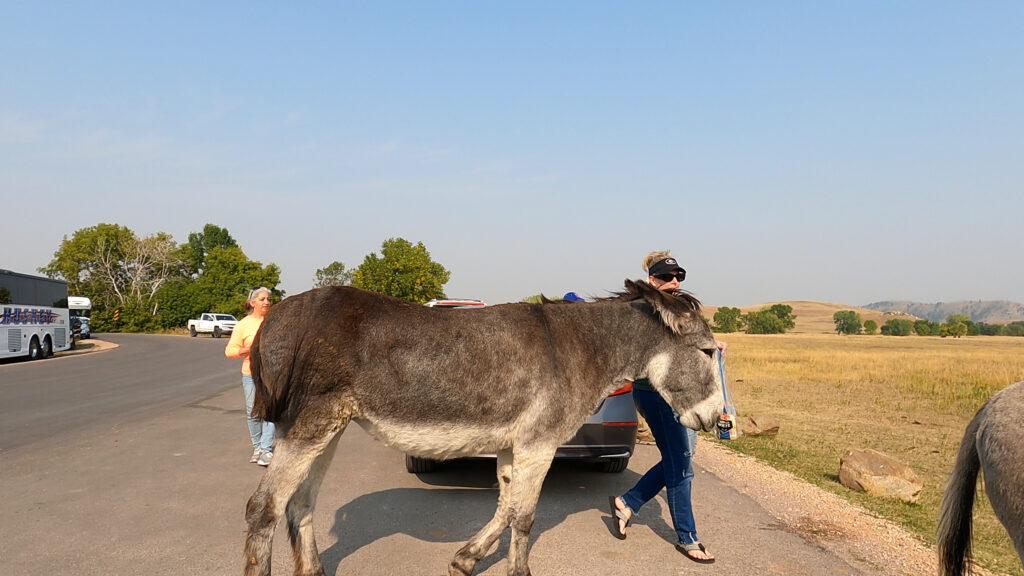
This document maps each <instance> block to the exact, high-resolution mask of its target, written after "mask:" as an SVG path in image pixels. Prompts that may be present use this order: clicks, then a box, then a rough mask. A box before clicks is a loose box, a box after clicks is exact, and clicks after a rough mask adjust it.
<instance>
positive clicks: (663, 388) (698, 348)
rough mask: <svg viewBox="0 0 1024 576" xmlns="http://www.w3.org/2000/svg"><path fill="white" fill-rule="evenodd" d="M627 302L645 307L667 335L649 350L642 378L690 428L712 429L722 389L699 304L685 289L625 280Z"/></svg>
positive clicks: (716, 417)
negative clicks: (629, 296)
mask: <svg viewBox="0 0 1024 576" xmlns="http://www.w3.org/2000/svg"><path fill="white" fill-rule="evenodd" d="M626 291H627V292H628V293H631V294H633V295H635V297H636V300H634V301H633V303H632V305H633V306H637V307H643V308H647V307H650V313H651V314H653V315H654V317H655V318H657V319H659V320H660V321H661V323H662V324H663V325H664V329H665V330H666V332H667V333H668V334H667V335H668V337H667V338H665V339H664V340H662V343H661V344H659V345H658V346H657V347H656V349H654V350H652V352H651V356H650V357H649V359H648V361H647V365H646V369H645V374H646V376H647V379H648V380H650V381H651V384H652V385H653V386H654V389H655V390H657V391H658V393H659V394H661V396H662V398H664V399H665V401H666V402H668V403H669V405H670V406H672V408H674V409H675V411H676V412H678V413H679V415H680V419H679V421H680V422H681V423H682V424H683V425H684V426H688V427H690V428H697V429H703V430H708V431H710V430H712V429H713V428H714V427H715V424H716V423H717V422H718V417H719V414H720V413H721V412H722V406H723V404H724V399H723V396H722V388H721V385H720V384H719V382H718V381H717V380H716V378H715V374H716V372H715V362H714V356H715V349H716V345H715V338H714V336H713V335H712V334H711V329H710V328H709V327H708V325H707V323H706V322H705V321H704V319H703V318H702V317H701V315H700V302H699V301H698V300H697V299H696V298H694V297H693V296H691V295H690V294H687V293H679V294H675V295H673V294H666V293H664V292H661V291H659V290H658V289H656V288H654V287H653V286H651V285H650V284H648V283H646V282H632V281H629V280H627V281H626Z"/></svg>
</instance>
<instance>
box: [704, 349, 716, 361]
mask: <svg viewBox="0 0 1024 576" xmlns="http://www.w3.org/2000/svg"><path fill="white" fill-rule="evenodd" d="M716 350H718V348H701V349H700V351H701V352H703V353H705V354H707V355H708V358H711V359H712V360H714V358H715V351H716Z"/></svg>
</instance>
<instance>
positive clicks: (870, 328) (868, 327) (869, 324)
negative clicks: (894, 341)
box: [864, 320, 878, 336]
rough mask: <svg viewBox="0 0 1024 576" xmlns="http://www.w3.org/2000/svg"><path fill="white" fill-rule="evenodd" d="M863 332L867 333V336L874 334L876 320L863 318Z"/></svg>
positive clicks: (876, 326)
mask: <svg viewBox="0 0 1024 576" xmlns="http://www.w3.org/2000/svg"><path fill="white" fill-rule="evenodd" d="M864 333H865V334H867V335H868V336H874V335H875V334H878V322H875V321H874V320H865V321H864Z"/></svg>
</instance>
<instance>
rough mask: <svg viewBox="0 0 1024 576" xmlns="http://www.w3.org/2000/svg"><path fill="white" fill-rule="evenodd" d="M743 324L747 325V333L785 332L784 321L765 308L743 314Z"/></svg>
mask: <svg viewBox="0 0 1024 576" xmlns="http://www.w3.org/2000/svg"><path fill="white" fill-rule="evenodd" d="M743 324H744V325H745V326H746V327H747V334H785V333H786V324H785V322H784V321H783V320H782V319H781V318H779V317H778V316H777V315H776V314H773V313H772V312H771V310H769V309H767V308H765V309H763V310H760V311H757V312H750V313H748V314H744V315H743Z"/></svg>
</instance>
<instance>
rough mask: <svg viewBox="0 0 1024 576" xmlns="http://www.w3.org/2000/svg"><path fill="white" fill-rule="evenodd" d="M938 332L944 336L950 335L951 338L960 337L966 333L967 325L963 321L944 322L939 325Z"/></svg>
mask: <svg viewBox="0 0 1024 576" xmlns="http://www.w3.org/2000/svg"><path fill="white" fill-rule="evenodd" d="M939 334H940V335H941V336H942V337H943V338H945V337H946V336H952V337H953V338H960V337H961V336H965V335H967V325H966V324H964V323H963V322H953V323H952V324H950V323H949V322H946V323H945V324H943V325H942V326H941V329H940V332H939Z"/></svg>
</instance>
